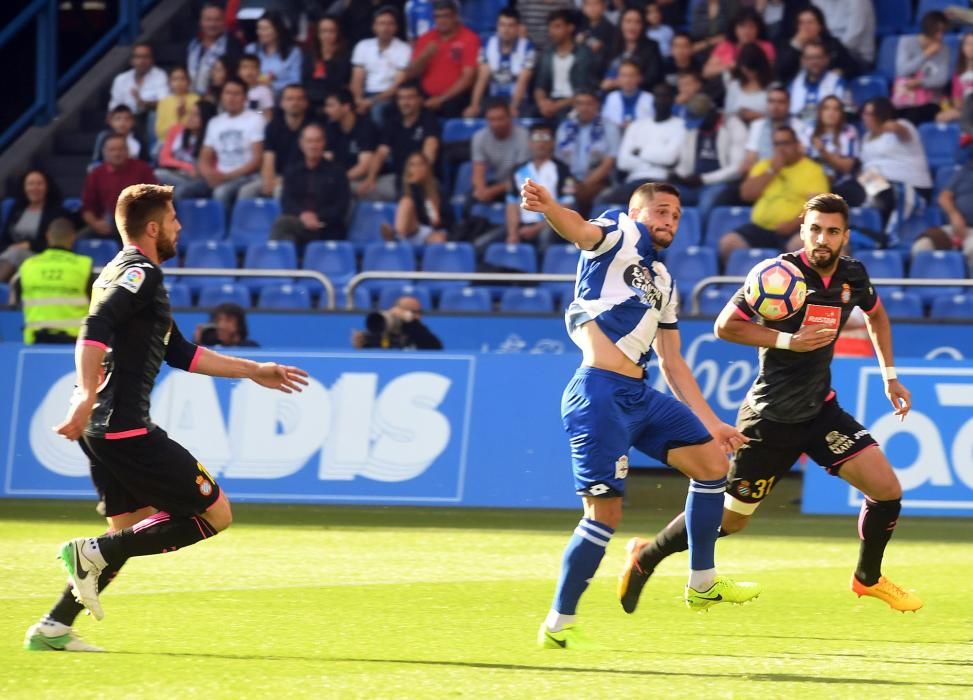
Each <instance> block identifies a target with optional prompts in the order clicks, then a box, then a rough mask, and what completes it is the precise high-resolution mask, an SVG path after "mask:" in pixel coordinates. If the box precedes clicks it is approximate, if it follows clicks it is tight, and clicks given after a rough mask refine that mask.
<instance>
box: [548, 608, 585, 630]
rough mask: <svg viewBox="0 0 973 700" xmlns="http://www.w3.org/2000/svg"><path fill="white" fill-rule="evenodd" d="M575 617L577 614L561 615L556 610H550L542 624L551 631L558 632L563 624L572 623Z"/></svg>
mask: <svg viewBox="0 0 973 700" xmlns="http://www.w3.org/2000/svg"><path fill="white" fill-rule="evenodd" d="M577 617H578V616H577V615H562V614H561V613H559V612H558V611H557V610H551V612H549V613H547V619H546V620H544V624H545V625H546V626H547V629H548V630H550V631H551V632H560V631H561V628H562V627H564V626H565V625H573V624H574V621H575V619H577Z"/></svg>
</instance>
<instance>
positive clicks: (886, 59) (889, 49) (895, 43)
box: [875, 0, 908, 85]
mask: <svg viewBox="0 0 973 700" xmlns="http://www.w3.org/2000/svg"><path fill="white" fill-rule="evenodd" d="M905 2H906V3H908V0H905ZM879 4H880V5H881V4H882V3H879ZM889 4H894V3H889ZM880 33H881V32H880ZM898 48H899V37H898V36H891V35H889V36H885V37H884V38H883V39H882V43H881V44H879V46H878V57H877V59H876V61H875V72H877V73H879V74H881V75H883V76H885V79H886V80H888V81H889V85H891V84H892V83H894V82H895V54H896V52H897V51H898Z"/></svg>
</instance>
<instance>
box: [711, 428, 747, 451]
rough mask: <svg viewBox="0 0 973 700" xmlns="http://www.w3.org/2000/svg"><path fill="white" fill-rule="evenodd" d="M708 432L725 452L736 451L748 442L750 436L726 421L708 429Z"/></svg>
mask: <svg viewBox="0 0 973 700" xmlns="http://www.w3.org/2000/svg"><path fill="white" fill-rule="evenodd" d="M710 434H711V435H712V436H713V439H714V440H716V441H717V442H718V443H719V444H720V447H721V448H722V449H723V451H724V452H725V453H727V454H732V453H734V452H736V451H737V450H738V449H740V447H742V446H743V445H744V444H746V443H748V442H750V438H748V437H747V436H746V435H744V434H743V433H741V432H740V431H739V430H737V429H736V428H734V427H733V426H732V425H728V424H727V423H720V424H719V425H717V426H716V427H715V428H713V429H712V430H710Z"/></svg>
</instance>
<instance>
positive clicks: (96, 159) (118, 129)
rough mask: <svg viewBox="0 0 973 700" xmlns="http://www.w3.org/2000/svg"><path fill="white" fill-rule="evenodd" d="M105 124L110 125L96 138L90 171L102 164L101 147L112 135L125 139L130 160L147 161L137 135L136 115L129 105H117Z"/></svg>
mask: <svg viewBox="0 0 973 700" xmlns="http://www.w3.org/2000/svg"><path fill="white" fill-rule="evenodd" d="M105 123H106V124H107V125H108V128H107V129H102V130H101V131H100V132H98V136H97V138H95V150H94V152H93V153H92V155H91V164H90V165H89V166H88V170H91V169H92V168H94V167H96V166H98V165H100V164H101V146H102V144H103V143H104V142H105V139H106V138H108V137H109V136H110V135H111V134H121V135H122V136H124V137H125V142H126V143H127V144H128V157H129V158H143V159H145V160H147V158H145V156H147V154H146V153H145V152H144V146H143V145H142V142H141V141H139V140H138V138H137V137H136V135H135V115H134V114H133V113H132V110H131V108H130V107H129V106H128V105H116V106H115V107H112V109H111V110H110V111H109V112H108V117H107V118H106V119H105Z"/></svg>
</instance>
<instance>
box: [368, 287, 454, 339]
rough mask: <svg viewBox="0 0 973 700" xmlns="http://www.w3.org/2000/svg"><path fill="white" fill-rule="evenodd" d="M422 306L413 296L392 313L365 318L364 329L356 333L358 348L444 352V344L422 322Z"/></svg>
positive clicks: (398, 303) (395, 307)
mask: <svg viewBox="0 0 973 700" xmlns="http://www.w3.org/2000/svg"><path fill="white" fill-rule="evenodd" d="M421 318H422V304H421V303H420V302H419V300H418V299H416V298H415V297H412V296H401V297H399V298H398V300H396V302H395V304H394V305H393V306H392V308H390V309H386V310H385V311H373V312H371V313H370V314H368V316H366V317H365V329H366V330H363V331H354V332H353V333H352V336H351V344H352V346H354V347H356V348H382V349H400V350H442V349H443V343H442V341H441V340H439V338H437V337H436V335H435V334H434V333H433V332H432V331H431V330H429V329H428V328H427V327H426V325H425V324H424V323H423V322H422V320H421Z"/></svg>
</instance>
